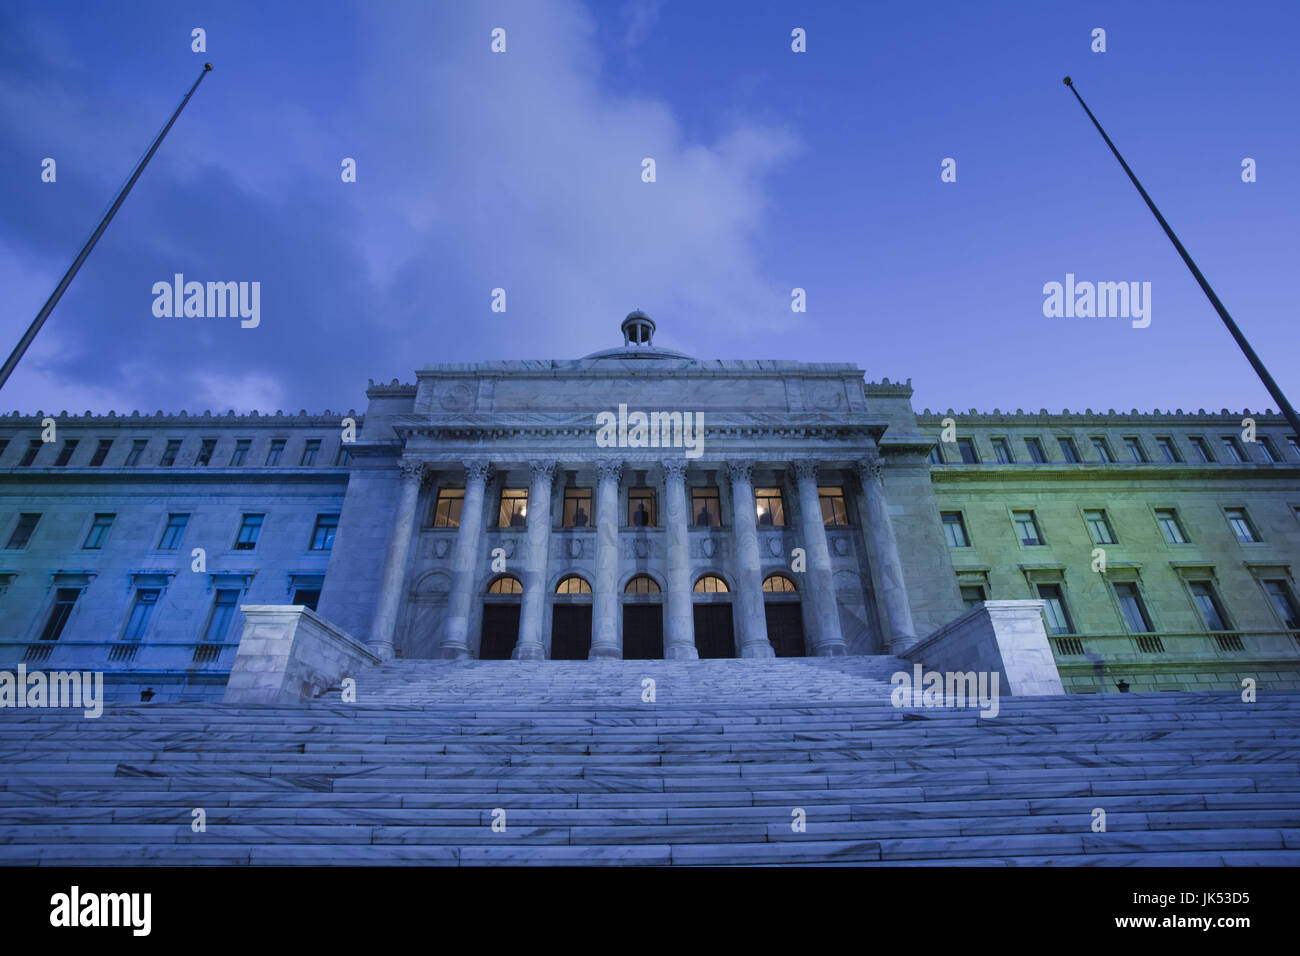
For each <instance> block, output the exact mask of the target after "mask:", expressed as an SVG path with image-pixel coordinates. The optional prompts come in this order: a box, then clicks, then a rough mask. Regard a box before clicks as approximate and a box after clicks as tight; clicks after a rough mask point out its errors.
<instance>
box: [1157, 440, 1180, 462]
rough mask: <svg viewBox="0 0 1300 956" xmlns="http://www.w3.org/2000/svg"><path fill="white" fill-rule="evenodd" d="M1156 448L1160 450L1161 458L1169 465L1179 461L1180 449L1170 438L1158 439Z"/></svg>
mask: <svg viewBox="0 0 1300 956" xmlns="http://www.w3.org/2000/svg"><path fill="white" fill-rule="evenodd" d="M1156 447H1157V448H1159V449H1160V457H1161V458H1163V459H1164V460H1165V461H1166V462H1167V463H1169V464H1173V463H1174V462H1176V461H1178V448H1177V446H1175V445H1174V440H1173V439H1172V438H1170V437H1168V436H1163V437H1160V438H1157V439H1156Z"/></svg>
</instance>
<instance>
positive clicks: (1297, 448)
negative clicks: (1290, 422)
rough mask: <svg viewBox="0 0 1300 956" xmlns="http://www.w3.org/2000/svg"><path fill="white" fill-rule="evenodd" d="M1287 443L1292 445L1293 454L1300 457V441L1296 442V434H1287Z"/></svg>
mask: <svg viewBox="0 0 1300 956" xmlns="http://www.w3.org/2000/svg"><path fill="white" fill-rule="evenodd" d="M1286 443H1287V444H1288V445H1290V446H1291V454H1293V455H1295V456H1296V457H1297V458H1300V443H1297V442H1296V437H1295V435H1287V436H1286Z"/></svg>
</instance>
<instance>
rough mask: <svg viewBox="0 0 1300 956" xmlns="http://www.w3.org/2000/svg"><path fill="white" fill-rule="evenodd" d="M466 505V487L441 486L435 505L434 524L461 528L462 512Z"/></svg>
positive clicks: (439, 526)
mask: <svg viewBox="0 0 1300 956" xmlns="http://www.w3.org/2000/svg"><path fill="white" fill-rule="evenodd" d="M464 506H465V489H464V488H439V489H438V500H437V501H436V502H434V505H433V526H434V527H435V528H459V527H460V512H461V509H462V508H463V507H464Z"/></svg>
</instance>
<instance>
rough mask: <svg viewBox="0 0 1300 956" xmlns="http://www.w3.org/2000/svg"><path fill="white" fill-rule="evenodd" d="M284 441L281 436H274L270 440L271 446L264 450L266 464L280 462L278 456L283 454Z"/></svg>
mask: <svg viewBox="0 0 1300 956" xmlns="http://www.w3.org/2000/svg"><path fill="white" fill-rule="evenodd" d="M284 442H285V440H284V439H283V438H276V439H273V440H272V441H271V447H270V448H268V449H267V450H266V463H267V465H268V466H269V465H278V464H280V456H281V455H283V454H284Z"/></svg>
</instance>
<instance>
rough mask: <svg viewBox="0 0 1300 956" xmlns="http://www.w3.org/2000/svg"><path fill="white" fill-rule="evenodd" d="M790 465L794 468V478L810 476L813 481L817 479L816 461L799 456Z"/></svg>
mask: <svg viewBox="0 0 1300 956" xmlns="http://www.w3.org/2000/svg"><path fill="white" fill-rule="evenodd" d="M790 466H791V467H792V468H793V469H794V474H795V477H796V478H811V479H812V480H813V481H816V480H817V462H815V461H814V460H813V459H811V458H801V459H799V460H798V461H793V462H791V463H790Z"/></svg>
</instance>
